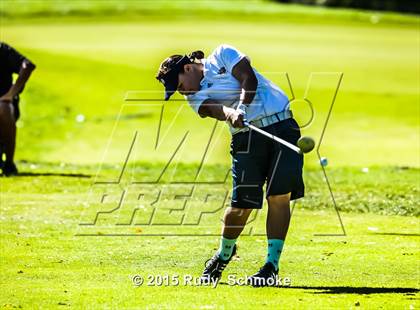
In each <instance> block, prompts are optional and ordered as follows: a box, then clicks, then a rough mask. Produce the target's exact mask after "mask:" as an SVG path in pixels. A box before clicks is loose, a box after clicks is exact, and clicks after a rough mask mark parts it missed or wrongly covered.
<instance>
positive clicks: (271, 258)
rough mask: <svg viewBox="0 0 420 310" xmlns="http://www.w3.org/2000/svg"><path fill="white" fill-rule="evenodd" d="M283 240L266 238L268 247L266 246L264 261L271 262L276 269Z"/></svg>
mask: <svg viewBox="0 0 420 310" xmlns="http://www.w3.org/2000/svg"><path fill="white" fill-rule="evenodd" d="M283 244H284V240H280V239H268V247H267V250H268V251H267V252H268V253H267V259H266V260H265V262H266V263H272V264H273V265H274V267H275V268H276V270H278V269H279V260H280V254H281V251H282V250H283Z"/></svg>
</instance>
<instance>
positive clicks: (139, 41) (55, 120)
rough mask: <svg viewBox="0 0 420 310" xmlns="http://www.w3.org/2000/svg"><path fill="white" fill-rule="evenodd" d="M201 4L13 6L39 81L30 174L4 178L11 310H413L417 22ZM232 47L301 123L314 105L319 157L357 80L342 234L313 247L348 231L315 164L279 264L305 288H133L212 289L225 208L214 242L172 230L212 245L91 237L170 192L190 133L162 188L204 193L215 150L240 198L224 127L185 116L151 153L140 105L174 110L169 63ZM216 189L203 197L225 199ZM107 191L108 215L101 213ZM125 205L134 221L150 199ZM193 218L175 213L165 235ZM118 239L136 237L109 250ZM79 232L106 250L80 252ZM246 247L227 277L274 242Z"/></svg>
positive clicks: (25, 108) (22, 125)
mask: <svg viewBox="0 0 420 310" xmlns="http://www.w3.org/2000/svg"><path fill="white" fill-rule="evenodd" d="M193 2H194V5H188V10H187V11H186V10H185V5H186V2H185V1H172V2H164V1H118V2H117V1H89V2H85V1H71V2H70V1H7V0H6V1H2V2H1V3H0V10H1V13H2V14H1V19H0V21H1V24H0V39H1V40H2V41H6V42H8V43H10V44H11V45H13V46H14V47H16V48H17V49H18V50H19V51H21V52H22V53H23V54H24V55H26V56H28V57H29V58H30V59H31V60H32V61H33V62H34V63H35V64H36V65H37V69H36V71H34V73H33V76H32V77H31V80H30V81H29V82H28V85H27V86H26V88H25V91H24V93H23V94H22V96H21V110H22V117H21V119H20V120H19V122H18V143H17V153H16V159H17V164H18V166H19V168H20V171H21V172H22V176H21V177H16V178H1V179H0V186H1V196H0V203H1V218H0V220H1V261H2V264H1V267H0V268H1V276H0V277H1V281H0V290H1V293H0V306H3V307H5V308H8V307H19V306H21V307H24V308H32V307H34V305H37V306H38V307H40V308H55V307H67V306H73V307H88V308H93V307H98V306H99V307H107V308H114V307H115V308H121V307H124V308H135V307H146V306H149V307H150V308H159V307H160V308H186V307H192V308H202V309H213V308H242V309H243V308H251V307H253V308H255V307H257V306H264V305H265V306H269V307H272V308H274V307H276V308H278V307H282V308H283V307H284V308H319V309H325V308H359V307H360V308H367V309H369V308H388V309H396V308H403V309H410V308H414V309H415V308H417V307H418V296H419V295H418V289H419V287H420V283H419V264H418V261H419V258H420V252H419V250H418V248H419V230H420V225H419V224H420V223H419V218H418V216H419V211H418V210H419V208H418V201H419V190H420V182H419V164H420V161H419V158H420V156H419V155H420V139H419V132H420V131H419V129H420V127H419V113H420V111H419V110H420V105H419V103H420V102H419V85H420V75H419V72H420V56H419V46H420V35H419V18H418V16H409V15H405V16H402V15H398V14H393V13H377V12H361V11H354V10H328V9H321V8H308V7H304V6H294V5H291V6H288V5H277V4H274V3H271V2H266V1H248V2H243V1H232V2H226V1H213V2H210V1H193ZM221 43H228V44H231V45H234V46H236V47H238V48H239V49H240V50H241V51H243V52H244V53H246V54H248V55H249V56H250V58H251V60H252V64H253V65H254V67H255V68H257V69H258V70H259V71H260V72H263V73H264V74H265V75H266V76H267V77H269V78H270V79H272V80H273V81H275V82H276V83H277V84H278V85H280V86H281V87H282V88H283V89H284V90H285V91H286V92H287V94H288V95H289V97H290V98H292V97H293V95H294V97H295V98H296V100H295V101H292V103H291V105H292V109H293V110H294V112H295V114H296V117H297V119H298V120H299V121H300V123H305V122H306V120H307V119H308V112H309V110H308V106H307V105H306V104H305V102H304V101H303V100H302V99H303V98H304V97H306V98H307V99H308V100H310V101H311V102H312V103H313V106H314V109H315V118H314V122H313V123H312V124H311V125H310V126H309V127H308V128H304V129H303V130H302V132H303V133H304V134H306V135H311V136H313V137H314V138H315V139H316V140H317V141H319V138H320V135H321V131H322V128H323V125H324V123H325V118H326V115H327V112H328V110H329V107H330V105H331V102H332V99H333V96H334V92H335V89H336V87H337V84H338V81H339V77H340V75H341V74H343V76H342V82H341V84H340V88H339V91H338V94H337V97H336V101H335V103H334V108H333V112H332V116H331V119H330V122H329V124H328V127H327V130H326V133H325V137H324V141H323V143H322V145H321V148H320V155H321V156H326V157H328V159H329V166H328V167H327V168H326V171H327V174H328V176H329V180H330V182H331V186H332V189H333V191H334V195H335V199H336V201H337V205H338V208H339V210H340V214H341V217H342V221H343V225H344V228H345V231H346V236H316V235H315V234H342V230H341V226H340V222H339V220H338V218H337V214H336V212H335V209H334V206H333V204H332V201H331V197H330V194H329V191H328V188H327V186H326V183H325V180H324V177H323V174H322V170H321V168H320V167H319V164H318V160H317V156H316V153H315V152H313V153H312V154H309V155H308V156H307V157H305V167H306V168H305V184H306V196H305V198H304V199H303V200H301V201H299V202H298V203H297V204H296V205H295V206H294V213H293V219H292V223H291V228H290V233H289V236H288V239H287V242H286V249H285V252H284V255H283V256H282V262H281V271H280V274H281V276H283V277H285V276H288V277H290V278H291V279H292V288H287V289H275V288H269V289H252V288H250V287H237V286H236V287H230V286H228V285H226V284H223V283H226V276H225V277H224V278H223V280H222V282H223V283H222V285H220V286H218V287H217V288H216V289H212V288H203V287H148V286H142V287H139V288H136V287H133V285H132V283H131V280H130V277H131V276H132V275H134V274H141V275H143V276H145V275H147V274H149V273H151V274H179V275H185V274H193V275H199V274H200V272H201V271H202V267H203V263H204V261H205V260H206V259H208V258H209V257H210V256H211V255H212V254H213V252H214V250H215V248H216V247H217V243H218V237H217V234H218V232H219V223H220V222H219V219H218V216H220V215H221V213H220V212H222V210H220V212H219V213H215V214H214V215H213V217H210V216H209V217H206V218H205V222H204V224H203V225H204V226H203V227H200V226H198V227H188V226H185V225H184V226H176V227H175V228H171V229H174V231H175V232H178V233H187V234H188V233H189V234H194V233H197V229H198V231H200V229H202V230H203V231H206V232H209V233H211V234H213V236H208V237H191V236H189V237H186V236H184V237H178V238H176V237H170V236H165V232H168V231H169V230H170V229H169V228H168V227H166V226H165V227H164V229H163V232H164V233H163V234H162V236H154V237H147V236H146V235H147V234H148V233H156V231H158V232H159V227H154V226H153V225H151V226H148V225H140V224H138V223H140V222H141V220H142V218H141V217H139V218H136V219H135V220H136V221H137V222H136V221H135V222H134V223H133V225H126V226H124V227H122V228H121V227H117V226H116V225H115V224H116V223H119V221H121V220H124V221H126V220H127V218H129V215H130V211H131V210H132V209H129V208H128V209H122V210H119V211H118V212H115V213H113V214H112V216H110V217H108V218H104V219H103V221H102V218H101V220H100V221H99V222H98V223H97V225H95V226H92V227H83V226H80V225H79V224H80V223H82V222H86V221H91V220H92V219H93V218H94V216H95V214H96V212H97V211H106V210H110V209H112V208H114V206H115V204H116V203H117V202H118V197H119V195H120V193H121V190H122V189H123V188H125V186H129V185H127V184H129V183H130V182H132V181H133V180H134V181H144V180H146V181H150V179H153V178H156V176H159V174H160V173H161V172H162V169H163V166H164V165H165V163H167V161H168V158H170V156H171V154H172V153H173V152H174V150H175V149H176V147H177V146H178V145H179V143H180V141H181V140H182V138H183V137H184V135H186V139H185V144H184V145H183V147H182V148H180V150H179V152H178V153H177V155H176V156H175V158H174V161H173V163H172V164H171V165H170V166H169V167H168V170H167V171H166V173H165V174H164V177H163V179H162V182H161V183H158V184H156V186H155V187H156V188H160V187H161V186H165V184H166V185H167V184H171V182H173V181H183V182H187V183H189V184H191V183H192V182H194V180H195V177H194V176H195V175H196V173H197V171H198V169H199V168H200V166H199V163H200V162H201V160H202V159H203V154H204V152H205V150H206V147H207V143H209V144H208V145H209V148H208V150H209V151H208V153H207V154H208V155H207V157H206V158H205V161H204V163H203V169H202V171H203V172H202V173H201V174H200V177H199V181H204V182H210V181H211V182H214V181H217V182H219V183H218V185H217V186H216V187H217V188H218V190H220V192H221V193H223V191H224V192H226V191H229V190H230V187H231V183H230V179H229V178H228V179H227V181H226V182H223V179H224V177H225V176H226V172H227V171H228V169H229V165H230V158H229V143H230V141H229V133H228V130H227V128H226V127H225V125H224V124H223V123H218V124H215V122H214V121H212V120H210V119H200V118H198V117H196V116H195V115H194V113H193V112H192V111H191V110H190V109H189V108H188V107H187V106H186V105H185V103H183V102H171V103H169V104H167V105H165V107H164V113H163V116H162V128H161V132H160V142H161V144H160V146H159V148H158V149H155V144H156V136H157V132H158V125H159V118H160V113H161V109H162V102H151V101H149V102H148V101H141V102H140V101H127V99H130V100H133V99H145V98H154V99H158V98H161V96H162V95H163V94H162V89H161V85H160V84H159V83H158V82H157V81H156V80H155V79H154V75H155V73H156V70H157V68H158V66H159V63H160V62H161V61H162V60H163V59H164V58H165V57H167V56H168V55H171V54H174V53H187V52H190V51H193V50H196V49H202V50H204V52H205V53H206V54H209V53H210V52H211V51H212V50H213V49H214V48H215V47H216V46H217V45H219V44H221ZM287 77H289V79H290V82H291V85H292V89H290V87H289V83H288V80H287ZM174 97H175V98H177V99H181V97H180V96H179V95H176V96H174ZM175 116H176V118H174V117H175ZM174 119H175V121H174ZM136 132H137V134H138V139H137V140H136V143H135V145H134V148H133V152H132V153H131V157H130V158H129V161H128V165H127V167H126V171H125V174H124V175H123V177H122V178H121V180H120V181H121V182H120V184H116V185H109V186H108V187H106V186H103V187H101V186H102V185H97V184H95V183H94V182H95V180H96V181H107V182H116V181H118V179H119V175H120V172H121V169H122V167H123V166H124V165H123V164H124V160H125V159H126V156H127V152H128V150H129V149H130V145H131V143H132V141H133V137H134V135H135V133H136ZM210 137H211V139H210ZM209 141H210V142H209ZM177 164H178V165H177ZM362 169H363V170H362ZM206 186H207V187H206ZM206 186H204V189H203V191H204V192H206V191H212V190H213V189H214V186H211V185H206ZM187 189H188V188H187ZM187 189H181V192H182V190H183V191H184V192H182V194H186V193H187ZM107 191H108V192H109V195H110V200H109V203H107V204H105V205H101V204H99V201H100V195H101V194H103V193H104V192H107ZM151 192H153V191H152V190H151ZM129 193H130V195H133V196H129V198H127V199H128V200H127V201H128V203H127V205H128V206H129V207H133V206H135V202H134V200H133V199H134V198H133V197H134V195H137V194H138V193H139V192H138V188H130V191H129ZM98 197H99V198H98ZM152 198H153V197H152ZM199 198H200V197H194V199H193V201H192V203H193V205H194V206H196V209H194V208H193V209H191V210H189V211H190V215H191V216H192V218H193V219H195V216H196V215H197V214H196V213H197V211H200V210H201V209H200V208H202V207H200V206H201V205H200V203H201V201H200V199H199ZM130 199H131V200H130ZM147 199H149V198H147ZM151 200H153V199H151ZM150 202H151V201H149V200H147V201H146V202H145V204H144V209H143V211H145V214H147V212H149V211H150V209H151V206H150ZM161 203H162V210H164V211H165V212H167V211H168V210H169V209H170V208H175V209H176V208H179V201H176V200H175V199H167V200H163V201H161ZM194 212H195V213H194ZM181 214H182V212H180V213H177V212H175V214H172V215H171V216H170V215H169V214H166V215H165V213H163V215H162V217H161V220H164V221H165V220H167V221H168V222H170V221H173V220H174V216H175V220H176V219H177V218H179V217H180V216H181ZM258 216H259V217H258V219H259V220H258V221H256V222H254V223H252V226H253V227H254V228H255V231H257V232H261V233H263V232H264V227H265V226H264V225H265V224H264V216H265V211H263V213H262V214H259V215H258ZM187 218H188V217H187ZM136 223H137V224H136ZM249 226H250V225H249ZM120 228H121V231H123V232H124V233H125V234H127V233H129V234H130V235H131V236H130V237H127V236H126V237H121V236H120V237H107V236H106V234H107V233H112V232H117V231H119V229H120ZM83 233H89V234H93V235H96V236H94V237H83V236H77V234H83ZM142 235H143V236H142ZM136 236H138V237H136ZM239 246H240V248H239V254H238V257H236V258H235V260H234V261H233V263H232V265H229V267H228V269H227V271H228V272H229V273H238V274H240V275H242V274H250V273H251V272H255V271H256V269H257V268H258V267H259V266H260V264H261V263H262V262H263V259H264V253H265V246H266V245H265V238H264V237H263V236H244V237H241V238H240V240H239Z"/></svg>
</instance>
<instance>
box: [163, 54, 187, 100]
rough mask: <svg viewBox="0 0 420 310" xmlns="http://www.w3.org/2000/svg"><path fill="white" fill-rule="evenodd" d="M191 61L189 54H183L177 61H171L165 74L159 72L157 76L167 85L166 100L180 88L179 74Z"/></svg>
mask: <svg viewBox="0 0 420 310" xmlns="http://www.w3.org/2000/svg"><path fill="white" fill-rule="evenodd" d="M189 63H191V60H190V58H189V57H188V56H186V55H185V56H183V57H182V58H181V59H180V60H178V61H177V62H173V63H170V64H169V65H168V70H167V71H166V73H164V74H159V75H158V76H157V77H156V78H157V79H158V80H159V81H160V82H161V83H162V84H163V85H164V86H165V101H166V100H169V98H170V97H171V96H172V95H173V94H174V93H175V92H176V90H177V88H178V74H179V73H180V72H182V71H183V70H184V65H186V64H189Z"/></svg>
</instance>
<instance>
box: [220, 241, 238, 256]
mask: <svg viewBox="0 0 420 310" xmlns="http://www.w3.org/2000/svg"><path fill="white" fill-rule="evenodd" d="M235 243H236V239H226V238H225V237H222V238H221V239H220V246H219V250H218V251H217V253H219V257H220V258H221V259H223V260H228V259H229V258H230V257H231V256H232V252H233V246H234V245H235Z"/></svg>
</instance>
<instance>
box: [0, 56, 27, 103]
mask: <svg viewBox="0 0 420 310" xmlns="http://www.w3.org/2000/svg"><path fill="white" fill-rule="evenodd" d="M34 69H35V65H34V64H33V63H32V62H30V61H29V60H27V59H25V60H24V61H23V62H22V66H21V68H20V70H19V73H18V74H19V76H18V78H17V80H16V82H15V83H14V84H13V85H12V87H10V89H9V90H8V92H7V93H6V94H5V95H4V96H2V98H0V99H2V100H5V101H12V100H13V97H14V96H16V95H17V94H19V92H20V91H21V90H22V88H23V87H24V86H25V84H26V82H27V81H28V79H29V77H30V76H31V73H32V71H33V70H34Z"/></svg>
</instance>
